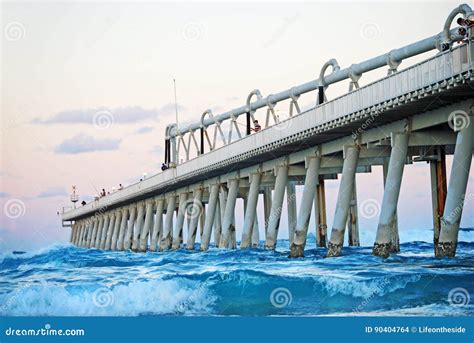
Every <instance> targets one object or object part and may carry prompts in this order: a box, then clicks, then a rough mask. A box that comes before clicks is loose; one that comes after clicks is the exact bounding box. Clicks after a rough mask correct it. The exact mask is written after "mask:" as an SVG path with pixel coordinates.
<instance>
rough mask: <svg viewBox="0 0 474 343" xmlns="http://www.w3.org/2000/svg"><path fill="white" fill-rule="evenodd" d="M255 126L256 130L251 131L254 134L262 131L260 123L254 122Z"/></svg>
mask: <svg viewBox="0 0 474 343" xmlns="http://www.w3.org/2000/svg"><path fill="white" fill-rule="evenodd" d="M253 126H254V128H253V129H251V130H252V131H253V132H259V131H260V130H261V129H262V127H261V126H260V124H259V123H258V120H254V121H253Z"/></svg>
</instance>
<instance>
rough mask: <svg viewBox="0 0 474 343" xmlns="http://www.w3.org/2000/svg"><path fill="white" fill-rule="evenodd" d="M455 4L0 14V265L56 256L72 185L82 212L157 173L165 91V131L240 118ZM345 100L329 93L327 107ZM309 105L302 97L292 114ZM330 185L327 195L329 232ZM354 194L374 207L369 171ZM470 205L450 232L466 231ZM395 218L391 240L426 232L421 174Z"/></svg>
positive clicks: (417, 31)
mask: <svg viewBox="0 0 474 343" xmlns="http://www.w3.org/2000/svg"><path fill="white" fill-rule="evenodd" d="M459 4H460V3H458V2H453V1H441V2H433V1H430V2H412V1H410V2H408V1H407V2H400V1H397V2H386V1H384V2H359V1H351V2H348V1H346V2H337V1H331V2H301V3H298V2H262V3H250V2H240V3H230V2H225V3H217V2H208V3H203V2H175V3H171V2H152V1H145V2H132V1H122V2H115V1H104V2H101V1H87V2H86V1H80V2H71V1H67V2H66V1H64V2H62V1H54V2H47V1H36V2H23V1H16V2H2V3H1V5H0V6H1V19H0V20H1V22H0V24H1V27H2V37H1V40H0V42H1V45H0V49H1V51H0V56H1V64H0V66H1V67H0V68H1V72H0V75H1V76H0V77H1V82H0V87H1V100H0V101H1V104H0V109H1V146H0V178H1V183H0V206H1V208H2V209H3V211H2V212H1V222H0V251H6V250H29V249H36V248H39V247H44V246H48V245H50V244H53V243H64V242H67V240H68V238H69V229H68V228H61V223H60V218H59V217H58V216H57V212H58V211H60V209H61V208H62V207H64V206H70V205H71V203H70V202H69V194H70V192H71V186H72V185H75V186H77V189H78V193H79V195H80V196H81V200H82V199H85V200H90V199H91V198H92V197H93V196H94V195H95V194H96V193H97V190H99V189H102V188H105V189H107V190H111V189H112V187H118V185H119V183H122V184H124V185H128V184H131V183H134V182H136V181H138V179H139V178H140V177H142V175H143V173H147V174H148V175H152V174H155V173H157V172H158V171H159V167H160V164H161V162H162V161H163V159H164V156H163V155H164V154H163V147H164V129H165V127H166V126H167V125H168V124H170V123H173V122H175V113H174V108H175V107H174V92H173V79H176V83H177V98H178V110H179V111H178V112H179V122H180V123H185V122H191V121H196V120H199V118H200V116H201V114H202V113H203V111H204V110H206V109H208V108H211V109H212V110H213V111H214V113H221V112H224V111H227V110H229V109H232V108H234V107H239V106H241V105H243V104H244V103H245V100H246V97H247V95H248V93H249V92H250V91H251V90H253V89H255V88H258V89H260V91H261V92H262V94H263V95H264V96H265V95H268V94H271V93H276V92H279V91H282V90H286V89H288V88H290V87H292V86H295V85H299V84H302V83H304V82H308V81H310V80H313V79H316V78H317V77H318V75H319V71H320V68H321V66H322V65H323V64H324V63H325V62H326V61H327V60H329V59H330V58H336V59H337V60H338V62H339V64H340V65H341V67H348V66H350V65H351V64H352V63H357V62H360V61H363V60H365V59H368V58H370V57H374V56H376V55H379V54H382V53H386V52H388V51H390V50H392V49H394V48H397V47H401V46H404V45H406V44H409V43H413V42H415V41H417V40H420V39H423V38H426V37H429V36H432V35H434V34H437V33H438V32H440V31H441V30H442V27H443V24H444V21H445V18H446V17H447V15H448V13H449V12H450V11H451V10H452V9H453V8H454V7H456V6H458V5H459ZM433 53H434V52H430V53H426V54H425V55H424V56H419V57H416V58H413V59H411V60H409V61H404V62H403V63H402V65H401V66H400V68H403V67H406V66H408V65H410V64H412V63H415V62H417V61H419V60H421V59H423V58H426V57H427V56H430V55H432V54H433ZM385 74H386V69H383V70H382V69H380V70H377V71H374V72H372V73H369V74H367V75H364V76H363V77H362V78H361V80H360V84H361V85H363V84H367V83H368V82H370V81H372V80H375V79H377V78H379V77H381V76H384V75H385ZM347 88H348V82H340V83H338V84H335V85H332V86H331V87H330V88H329V89H328V97H329V98H331V97H334V96H336V95H338V94H343V93H344V92H346V91H347ZM315 97H316V96H315V94H313V93H311V94H308V95H305V96H302V98H301V105H302V107H303V108H309V107H310V106H314V99H315ZM260 115H263V114H260ZM450 161H451V160H450V158H448V175H449V169H450V165H451V163H450ZM338 182H339V181H330V182H328V190H327V203H328V204H327V212H328V223H329V226H330V224H331V222H332V217H333V213H334V206H335V199H336V196H337V189H338ZM357 182H358V198H359V202H360V203H361V202H363V201H365V200H371V199H373V200H375V202H378V203H380V202H381V200H382V196H383V183H382V175H381V168H380V167H374V169H373V172H372V173H371V174H359V175H357ZM467 192H468V193H469V194H472V193H474V171H473V168H471V172H470V180H469V185H468V191H467ZM473 198H474V197H470V198H469V199H468V201H466V204H465V210H464V213H463V217H462V221H461V226H463V227H474V214H473V212H474V211H473V210H472V209H473V207H474V199H473ZM237 211H239V212H238V213H242V205H241V204H240V203H239V205H238V207H237ZM7 214H8V215H7ZM398 215H399V224H400V230H401V232H403V231H407V232H408V230H415V229H423V230H427V229H430V228H431V227H432V219H431V195H430V177H429V167H428V165H427V164H426V163H416V164H413V165H408V166H407V168H406V169H405V177H404V179H403V184H402V189H401V194H400V201H399V208H398ZM241 216H242V215H241ZM241 216H238V217H241ZM285 216H286V214H285V211H284V213H283V217H282V220H283V222H284V221H285V220H286V219H285ZM360 219H361V221H360V230H361V231H364V230H367V231H370V232H373V231H374V230H375V229H376V226H377V216H373V215H371V214H369V215H367V214H366V215H365V216H361V218H360ZM261 222H262V221H261ZM284 231H285V230H284V229H283V230H282V235H284V234H285V233H284ZM238 233H239V231H238Z"/></svg>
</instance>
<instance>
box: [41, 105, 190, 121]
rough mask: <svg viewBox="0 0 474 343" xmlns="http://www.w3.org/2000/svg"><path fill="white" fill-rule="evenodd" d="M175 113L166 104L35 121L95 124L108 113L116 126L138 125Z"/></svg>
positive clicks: (81, 112) (84, 111)
mask: <svg viewBox="0 0 474 343" xmlns="http://www.w3.org/2000/svg"><path fill="white" fill-rule="evenodd" d="M178 110H180V111H181V110H184V107H182V106H179V105H178ZM174 111H175V109H174V104H172V103H170V104H166V105H164V106H162V107H161V108H158V109H150V110H147V109H144V108H142V107H140V106H128V107H119V108H115V109H111V108H106V107H100V108H88V109H76V110H67V111H61V112H59V113H56V114H55V115H53V116H51V117H49V118H46V119H40V118H36V119H33V121H32V122H33V123H34V124H44V125H47V124H91V125H93V124H95V122H96V117H97V116H98V115H99V116H101V115H103V114H104V113H107V114H108V115H109V116H110V117H111V119H110V120H111V121H113V123H115V124H128V123H136V122H141V121H146V120H160V119H163V118H165V117H167V116H169V115H171V114H173V113H174Z"/></svg>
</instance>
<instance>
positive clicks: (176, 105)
mask: <svg viewBox="0 0 474 343" xmlns="http://www.w3.org/2000/svg"><path fill="white" fill-rule="evenodd" d="M173 85H174V110H175V113H176V127H177V126H178V99H177V97H176V79H173Z"/></svg>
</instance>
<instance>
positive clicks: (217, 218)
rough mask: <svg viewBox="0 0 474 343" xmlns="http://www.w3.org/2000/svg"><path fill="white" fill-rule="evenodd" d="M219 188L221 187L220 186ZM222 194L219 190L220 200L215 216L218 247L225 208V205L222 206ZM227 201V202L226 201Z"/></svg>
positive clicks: (216, 243)
mask: <svg viewBox="0 0 474 343" xmlns="http://www.w3.org/2000/svg"><path fill="white" fill-rule="evenodd" d="M219 188H221V187H220V186H219ZM221 200H222V195H221V192H219V195H218V201H217V204H216V215H215V216H214V244H215V246H216V247H218V246H219V242H220V240H221V232H222V208H224V209H225V206H224V207H223V206H222V201H221ZM224 203H225V202H224Z"/></svg>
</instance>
